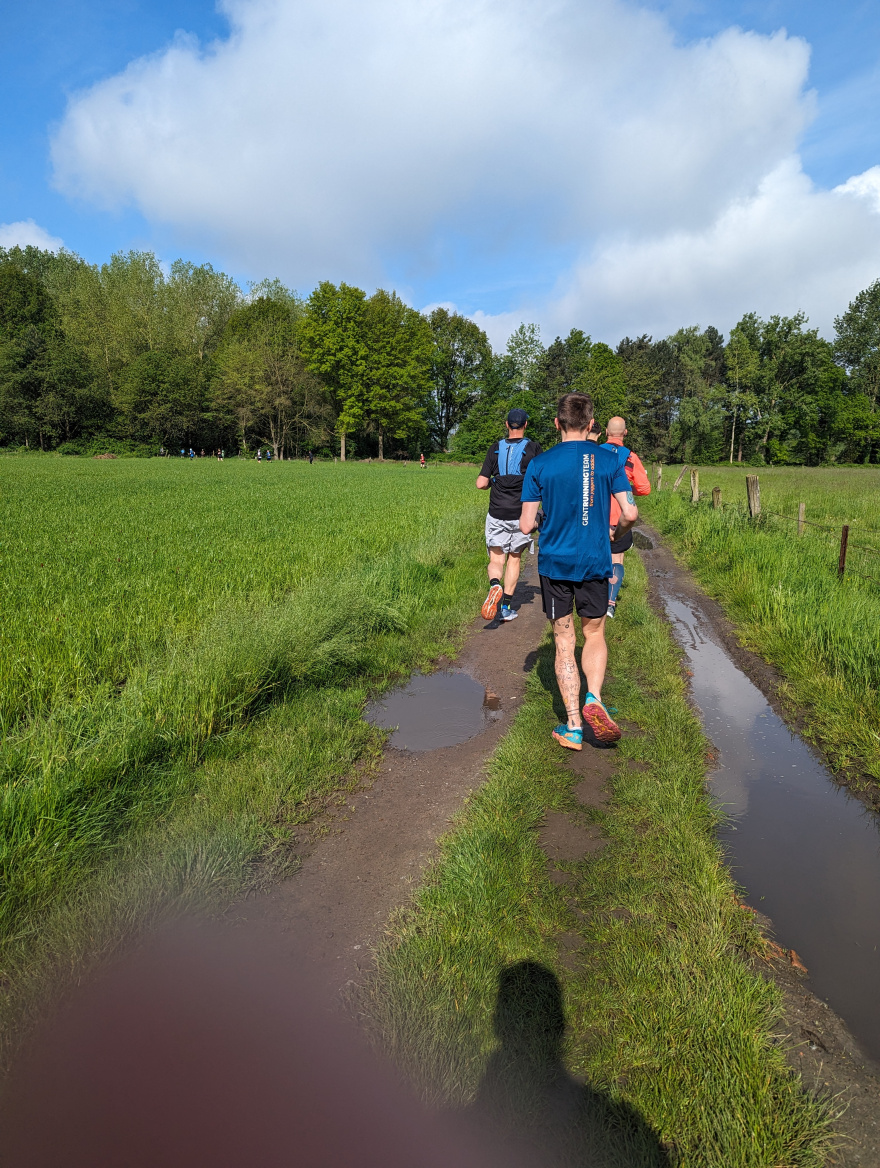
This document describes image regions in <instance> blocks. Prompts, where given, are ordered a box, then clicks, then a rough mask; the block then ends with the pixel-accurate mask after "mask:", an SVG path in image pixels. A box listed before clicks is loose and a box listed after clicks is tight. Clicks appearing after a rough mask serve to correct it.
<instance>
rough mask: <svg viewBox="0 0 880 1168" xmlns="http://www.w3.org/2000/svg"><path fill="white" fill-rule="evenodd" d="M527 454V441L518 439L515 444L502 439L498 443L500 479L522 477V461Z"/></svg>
mask: <svg viewBox="0 0 880 1168" xmlns="http://www.w3.org/2000/svg"><path fill="white" fill-rule="evenodd" d="M525 452H526V439H525V438H516V439H514V441H513V442H511V441H509V440H508V439H507V438H502V439H501V441H500V442H499V443H498V477H499V478H500V477H501V476H502V475H521V474H522V473H523V472H522V459H523V455H524V454H525Z"/></svg>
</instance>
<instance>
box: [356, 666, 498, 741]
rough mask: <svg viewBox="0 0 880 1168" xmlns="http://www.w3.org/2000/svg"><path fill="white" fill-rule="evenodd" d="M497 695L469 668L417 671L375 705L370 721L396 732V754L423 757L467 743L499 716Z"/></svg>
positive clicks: (369, 708) (367, 714) (368, 716)
mask: <svg viewBox="0 0 880 1168" xmlns="http://www.w3.org/2000/svg"><path fill="white" fill-rule="evenodd" d="M499 709H500V700H499V698H498V695H497V694H487V692H486V687H485V686H483V685H481V684H480V683H479V682H478V681H477V680H476V679H475V678H473V677H471V675H470V674H469V673H465V671H464V670H463V669H444V670H439V671H438V672H437V673H428V674H423V673H415V674H413V676H412V677H411V678H410V680H409V682H407V684H406V685H405V686H401V687H400V688H399V689H395V690H392V691H391V693H388V694H385V695H384V696H383V697H381V698H379V699H378V700H377V701H375V702H370V704H369V705H368V706H367V709H366V710H365V712H364V717H365V718H366V719H367V721H368V722H372V723H373V724H374V725H375V726H384V727H386V728H387V729H389V730H393V733H392V735H391V738H390V739H389V742H388V745H389V746H390V747H391V748H392V749H394V750H410V751H413V752H417V753H421V752H423V751H427V750H439V749H440V748H441V747H443V746H456V745H457V744H458V743H459V742H467V740H468V739H469V738H473V737H474V736H475V735H477V734H479V733H480V732H481V731H482V730H484V729H485V728H486V726H487V724H488V722H489V721H491V720H493V719H494V718H497V717H498V714H497V713H496V712H495V711H498V710H499Z"/></svg>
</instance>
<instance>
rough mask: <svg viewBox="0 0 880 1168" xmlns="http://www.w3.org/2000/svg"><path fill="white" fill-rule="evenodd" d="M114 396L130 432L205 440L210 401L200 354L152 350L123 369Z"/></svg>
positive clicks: (139, 436) (168, 440) (167, 441)
mask: <svg viewBox="0 0 880 1168" xmlns="http://www.w3.org/2000/svg"><path fill="white" fill-rule="evenodd" d="M112 400H113V405H114V408H115V410H116V413H117V417H118V419H119V427H120V429H121V431H122V434H123V436H124V437H126V438H130V439H132V440H134V441H136V442H144V443H146V442H151V441H154V440H155V441H159V442H161V443H162V444H163V445H176V444H178V443H183V444H185V445H198V444H199V441H198V438H197V435H198V434H199V432H200V431H201V429H202V423H203V415H204V401H203V394H202V381H201V377H200V371H199V368H198V362H197V359H196V358H194V357H184V356H180V355H179V354H177V353H173V352H171V351H170V350H169V349H148V350H147V351H146V352H143V353H141V354H140V355H139V356H137V357H135V358H134V360H133V361H130V362H129V363H128V364H127V365H126V366H125V367H124V368H123V369H122V370H121V371H120V374H119V377H118V379H117V383H116V385H115V387H114V390H113V398H112Z"/></svg>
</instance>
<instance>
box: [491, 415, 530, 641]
mask: <svg viewBox="0 0 880 1168" xmlns="http://www.w3.org/2000/svg"><path fill="white" fill-rule="evenodd" d="M528 424H529V416H528V414H527V413H526V411H525V410H519V409H516V410H511V411H510V413H509V414H508V415H507V422H506V426H507V437H506V438H502V439H501V440H500V441H499V442H495V443H494V444H493V445H492V446H490V447H489V450H488V452H487V454H486V458H485V460H484V461H483V466H482V469H481V470H480V473H479V476H478V477H477V490H479V491H485V490H487V489H489V514H488V515H487V516H486V548H487V550H488V552H489V569H488V570H489V594H488V596H487V597H486V599H485V601H484V603H483V607H482V608H481V609H480V612H481V613H482V615H483V617H484V618H485V619H486V620H493V619H494V617H495V614H496V613H497V612H498V605H499V603H501V612H500V614H499V616H500V619H501V620H503V621H512V620H515V619H516V617H517V616H518V615H519V614H518V613H517V611H516V609H515V608H514V607H513V591H514V589H515V588H516V582H517V580H519V569H520V561H521V558H522V554H523V551H524V550H525V549H526V548H527V547H528V545H529V543H530V539H529V537H528V536H527V535H523V533H522V532H521V531H520V529H519V517H520V514H521V512H522V502H521V500H520V494H521V492H522V485H523V476H524V475H525V473H526V467H527V466H528V465H529V463H530V462H531V461H532V459H533V458H534V457H535V456H536V455H538V454H540V453H541V447H540V446H539V445H538V443H537V442H533V441H532V440H531V438H526V426H527V425H528ZM505 560H506V563H505ZM502 580H503V581H504V586H503V587H502V584H501V581H502Z"/></svg>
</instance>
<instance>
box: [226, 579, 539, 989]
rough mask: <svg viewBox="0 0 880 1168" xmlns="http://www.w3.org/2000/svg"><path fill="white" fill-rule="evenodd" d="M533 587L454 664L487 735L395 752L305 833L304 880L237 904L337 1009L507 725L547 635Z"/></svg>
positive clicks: (477, 630) (298, 876)
mask: <svg viewBox="0 0 880 1168" xmlns="http://www.w3.org/2000/svg"><path fill="white" fill-rule="evenodd" d="M532 579H535V580H536V579H537V572H536V570H535V567H534V565H533V564H527V565H526V566H525V570H524V572H523V577H522V578H521V580H520V583H519V585H518V588H517V592H516V603H517V605H518V607H519V614H520V615H519V617H518V618H517V619H516V620H515V621H511V622H508V623H505V624H501V623H499V622H498V621H497V620H496V621H492V622H489V623H487V622H486V621H485V620H483V619H482V618H481V617H478V618H477V619H476V620H475V621H474V622H473V624H472V625H471V626H470V628H469V630H468V634H467V638H466V640H465V643H464V647H463V649H462V652H461V654H460V655H459V657H458V658H457V660H456V662H455V665H456V667H457V668H458V669H462V670H465V671H466V672H467V673H469V674H470V675H471V676H472V677H474V678H476V680H477V681H479V682H480V683H481V684H482V685H483V686H485V688H486V693H487V697H486V706H487V708H488V709H489V710H491V711H492V717H491V719H487V722H486V725H485V728H484V729H483V730H482V731H481V732H480V733H479V734H477V735H475V736H474V737H472V738H469V739H468V740H467V741H465V742H461V743H459V744H457V745H455V746H448V747H442V748H440V749H437V750H431V751H426V752H424V753H419V754H414V753H410V752H407V751H399V750H391V749H389V750H386V752H385V754H384V756H383V758H382V760H381V762H380V764H379V767H378V769H377V770H376V771H374V772H373V774H372V775H371V776H368V777H366V778H365V779H364V781H363V782H362V783H361V785H360V786H359V787H358V788H356V789H355V790H353V791H351V792H349V794H348V796H347V799H346V802H345V806H344V807H337V808H335V809H333V810H330V811H328V812H327V813H326V814H325V815H324V816H323V817H321V818H319V820H318V821H317V822H316V824H315V826H314V827H313V828H311V829H310V831H309V832H308V833H304V834H303V836H302V837H301V839H300V841H299V844H300V851H301V866H300V868H299V870H298V871H297V872H296V873H295V875H293V876H292V877H290V878H289V879H287V880H285V881H283V882H282V883H280V884H278V885H276V886H275V887H274V888H273V889H272V890H271V891H270V892H269V893H268V894H267V895H265V896H259V897H254V898H252V899H250V900H248V901H246V902H244V903H243V904H239V905H238V906H237V907H236V910H235V913H234V916H235V917H236V919H238V920H241V921H254V922H259V923H262V924H264V925H266V926H267V928H268V930H269V931H270V932H271V933H272V934H273V935H274V936H275V937H276V939H277V944H278V946H279V948H280V950H281V951H282V953H283V954H284V955H285V956H287V957H289V958H290V959H291V960H294V961H297V962H302V963H305V964H309V965H312V966H314V967H316V968H317V971H318V973H319V976H320V977H321V978H322V979H323V982H324V985H325V988H326V990H327V993H328V998H329V999H330V1000H331V1001H332V1000H333V999H334V998H336V997H337V995H338V994H339V993H340V992H341V991H345V993H346V996H348V994H349V993H351V992H352V991H353V989H354V987H356V986H358V985H360V984H361V983H362V982H364V981H365V980H366V978H367V977H369V975H370V974H371V973H372V969H373V959H372V949H373V946H374V945H375V944H376V943H377V942H378V941H379V940H380V938H381V936H382V932H383V928H384V925H385V922H386V920H387V919H388V917H389V916H390V914H391V912H392V911H393V910H394V909H395V908H397V907H398V906H399V905H401V904H403V903H405V902H406V901H407V900H408V899H409V896H410V893H411V891H412V889H413V888H414V887H415V886H416V885H417V884H418V883H419V880H420V878H421V876H422V874H423V872H424V871H425V868H426V867H427V865H428V864H429V863H430V861H431V859H432V858H433V857H434V855H435V853H436V846H437V840H438V838H439V837H440V836H442V835H443V834H444V832H445V831H446V830H447V829H448V827H449V824H450V820H451V819H452V817H453V815H454V814H455V813H456V812H457V811H458V810H459V809H460V807H461V805H462V803H463V801H464V800H465V799H466V797H467V796H468V794H469V793H470V792H472V791H473V790H475V789H476V788H477V787H478V786H479V785H480V783H481V782H482V779H483V767H484V765H485V762H486V760H487V758H488V757H489V755H490V754H491V753H492V751H493V750H494V749H495V747H496V746H497V744H498V742H499V740H500V739H501V737H502V736H503V735H504V734H505V733H506V731H507V730H508V729H509V728H510V725H511V723H512V721H513V718H514V716H515V714H516V711H517V710H518V708H519V705H520V703H521V701H522V697H523V694H524V692H525V685H526V679H527V676H528V672H529V670H530V669H531V667H532V665H533V663H534V660H535V647H536V646H537V645H538V643H539V642H540V640H541V638H542V637H543V635H544V633H545V631H546V627H547V625H546V618H545V616H544V614H543V612H542V610H541V599H540V593H539V590H538V588H537V587H536V586H535V584H533V583H532ZM439 664H440V665H441V666H442V665H444V664H448V663H445V662H440V663H439Z"/></svg>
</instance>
